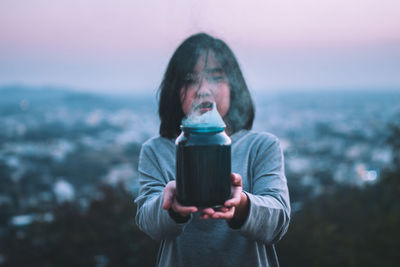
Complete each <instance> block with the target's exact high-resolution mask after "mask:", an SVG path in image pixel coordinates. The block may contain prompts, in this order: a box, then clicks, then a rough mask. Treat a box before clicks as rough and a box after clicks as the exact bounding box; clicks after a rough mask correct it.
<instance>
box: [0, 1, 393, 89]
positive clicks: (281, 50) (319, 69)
mask: <svg viewBox="0 0 400 267" xmlns="http://www.w3.org/2000/svg"><path fill="white" fill-rule="evenodd" d="M399 14H400V1H398V0H385V1H379V0H347V1H345V0H301V1H300V0H292V1H287V0H286V1H285V0H273V1H271V0H270V1H267V0H260V1H232V0H230V1H221V0H220V1H211V0H203V1H178V0H173V1H171V0H170V1H166V0H164V1H163V0H159V1H156V0H151V1H146V2H145V1H132V0H114V1H104V0H80V1H77V0H57V1H54V0H53V1H51V0H36V1H33V0H19V1H16V0H1V2H0V85H5V84H10V83H21V84H26V85H63V86H71V87H75V88H83V89H86V90H93V91H97V90H99V91H104V90H116V91H144V90H153V89H154V90H155V89H156V87H157V86H158V84H159V82H160V80H161V75H162V73H163V71H164V69H165V67H166V64H167V62H168V60H169V57H170V56H171V54H172V52H173V51H174V49H175V48H176V47H177V45H179V43H180V42H181V41H182V40H183V39H184V38H186V37H187V36H189V35H190V34H192V33H196V32H198V31H206V32H208V33H211V34H213V35H216V36H218V37H221V38H222V39H224V40H225V41H226V42H227V43H228V45H230V46H231V48H232V49H233V51H234V52H235V53H236V55H237V57H238V59H239V62H240V63H241V66H242V70H243V72H244V73H245V76H246V78H247V81H248V83H249V85H250V87H251V88H253V89H254V90H262V89H271V90H273V89H298V88H301V89H307V88H320V87H398V88H399V89H400V75H398V73H400V19H399V17H400V16H399Z"/></svg>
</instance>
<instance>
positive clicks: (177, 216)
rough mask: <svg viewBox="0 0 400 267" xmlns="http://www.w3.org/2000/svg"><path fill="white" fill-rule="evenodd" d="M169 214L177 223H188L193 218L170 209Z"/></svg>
mask: <svg viewBox="0 0 400 267" xmlns="http://www.w3.org/2000/svg"><path fill="white" fill-rule="evenodd" d="M168 214H169V216H170V217H171V218H172V219H173V220H174V221H175V222H176V223H187V222H188V221H189V220H190V217H191V216H190V215H188V216H186V217H184V216H182V215H180V214H179V213H177V212H175V211H174V210H173V209H169V210H168Z"/></svg>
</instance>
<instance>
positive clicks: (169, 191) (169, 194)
mask: <svg viewBox="0 0 400 267" xmlns="http://www.w3.org/2000/svg"><path fill="white" fill-rule="evenodd" d="M174 196H175V188H173V187H172V186H171V185H170V184H169V183H168V184H167V186H165V188H164V196H163V205H162V208H163V209H165V210H168V209H169V208H171V206H172V202H173V199H174Z"/></svg>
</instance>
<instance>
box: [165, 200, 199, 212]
mask: <svg viewBox="0 0 400 267" xmlns="http://www.w3.org/2000/svg"><path fill="white" fill-rule="evenodd" d="M171 207H172V209H173V210H174V211H175V212H178V213H179V214H181V215H182V216H187V215H189V214H190V213H194V212H197V208H196V207H193V206H182V205H181V204H179V202H178V201H176V199H175V200H174V201H173V202H172V205H171Z"/></svg>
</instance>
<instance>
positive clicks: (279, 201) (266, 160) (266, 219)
mask: <svg viewBox="0 0 400 267" xmlns="http://www.w3.org/2000/svg"><path fill="white" fill-rule="evenodd" d="M271 138H272V139H273V140H272V142H271ZM252 170H253V179H252V186H251V188H252V190H251V191H252V192H245V193H246V194H247V196H248V199H249V205H250V207H249V214H248V217H247V219H246V221H245V222H244V224H243V225H242V226H241V227H240V228H239V231H240V233H241V234H242V235H244V236H246V237H247V238H249V239H252V240H256V241H260V242H263V243H265V244H273V243H275V242H278V241H279V240H280V239H281V238H282V237H283V235H284V234H285V233H286V231H287V228H288V226H289V221H290V202H289V193H288V188H287V182H286V177H285V170H284V160H283V152H282V148H281V146H280V142H279V140H278V139H277V138H276V137H271V136H268V137H267V138H264V139H263V140H262V142H261V144H260V145H259V146H258V148H257V152H256V156H255V158H254V162H253V166H252ZM231 227H233V228H235V226H234V222H232V224H231Z"/></svg>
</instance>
